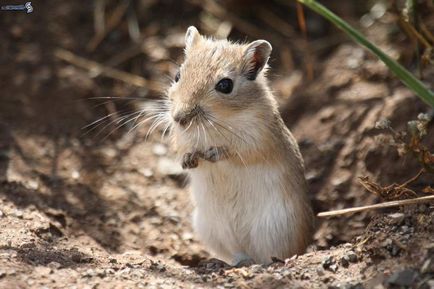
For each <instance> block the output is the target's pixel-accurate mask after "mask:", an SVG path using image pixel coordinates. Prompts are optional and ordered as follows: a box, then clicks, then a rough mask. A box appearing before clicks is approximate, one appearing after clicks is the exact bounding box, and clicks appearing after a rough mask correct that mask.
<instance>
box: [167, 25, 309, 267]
mask: <svg viewBox="0 0 434 289" xmlns="http://www.w3.org/2000/svg"><path fill="white" fill-rule="evenodd" d="M185 42H186V46H185V61H184V63H183V64H182V65H181V67H180V70H179V72H178V74H177V76H176V77H175V82H174V83H173V85H172V86H171V87H170V88H169V90H168V102H167V106H168V114H169V117H170V121H171V122H172V124H171V126H172V129H171V135H172V137H173V143H174V146H175V148H176V150H177V151H178V153H179V154H180V156H182V166H183V168H185V169H189V175H190V180H191V191H192V195H193V200H194V206H195V210H194V216H193V227H194V230H195V232H196V234H197V236H198V237H199V238H200V240H202V241H203V242H204V243H205V244H206V245H207V246H208V247H209V248H210V249H211V250H212V251H213V252H214V253H215V254H216V255H217V257H218V258H221V259H223V260H224V261H226V262H230V263H232V264H233V265H243V264H250V263H263V264H266V263H270V262H271V261H272V259H271V258H272V257H277V258H280V259H285V258H288V257H290V256H292V255H294V254H299V253H302V252H303V251H304V250H305V248H306V246H307V245H308V243H309V241H310V239H311V237H312V232H313V215H312V210H311V207H310V203H309V200H308V196H307V187H306V181H305V178H304V168H303V160H302V157H301V155H300V152H299V148H298V146H297V143H296V141H295V139H294V137H293V136H292V134H291V133H290V132H289V130H288V129H287V127H286V126H285V125H284V123H283V121H282V118H281V117H280V114H279V112H278V109H277V104H276V101H275V99H274V96H273V94H272V92H271V91H270V88H269V86H268V84H267V80H266V78H265V75H264V71H265V70H266V67H267V61H268V58H269V56H270V53H271V45H270V44H269V43H268V42H267V41H265V40H257V41H254V42H252V43H250V44H236V43H231V42H229V41H227V40H213V39H209V38H205V37H203V36H201V35H200V34H199V32H198V31H197V29H196V28H195V27H190V28H188V30H187V33H186V35H185Z"/></svg>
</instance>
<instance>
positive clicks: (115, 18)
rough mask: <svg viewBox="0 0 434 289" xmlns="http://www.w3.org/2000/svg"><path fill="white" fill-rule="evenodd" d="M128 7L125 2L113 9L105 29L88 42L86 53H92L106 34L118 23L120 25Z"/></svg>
mask: <svg viewBox="0 0 434 289" xmlns="http://www.w3.org/2000/svg"><path fill="white" fill-rule="evenodd" d="M128 5H129V3H128V2H127V1H125V2H123V3H121V4H119V6H118V7H116V8H115V11H113V13H112V14H111V15H110V16H109V18H108V20H107V25H106V27H105V29H104V30H103V31H102V32H101V33H97V34H95V35H94V37H93V38H92V39H91V40H90V42H89V43H88V44H87V50H88V51H91V52H92V51H94V50H95V49H96V48H97V47H98V45H99V44H100V43H101V41H103V40H104V38H105V37H106V36H107V34H109V33H110V32H111V31H112V30H113V29H114V28H115V27H116V26H118V25H119V23H121V20H122V18H123V17H124V15H125V12H126V11H127V8H128Z"/></svg>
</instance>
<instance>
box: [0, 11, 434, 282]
mask: <svg viewBox="0 0 434 289" xmlns="http://www.w3.org/2000/svg"><path fill="white" fill-rule="evenodd" d="M87 8H89V7H87V6H86V5H84V6H83V7H78V6H77V7H76V6H75V5H69V6H68V5H64V6H62V5H60V6H59V7H58V8H53V9H54V10H53V14H52V15H53V18H52V19H51V18H50V19H47V18H44V17H45V15H43V14H37V13H36V14H35V15H34V16H33V17H35V18H34V20H40V21H44V23H47V25H45V26H38V25H33V24H32V22H29V21H27V20H25V19H26V18H24V17H25V16H22V17H21V16H19V17H21V18H20V19H21V21H22V22H21V23H22V25H19V26H18V25H16V24H14V23H16V22H15V21H17V20H16V18H13V19H12V18H7V19H6V20H5V21H6V24H8V26H7V27H8V29H6V31H3V32H2V38H4V39H5V40H6V41H2V42H1V44H0V48H1V55H2V63H4V65H2V66H1V67H0V85H1V88H2V93H1V94H0V103H1V105H0V182H1V183H0V228H1V229H0V287H1V288H378V289H380V288H434V206H433V204H432V203H431V204H422V205H413V206H407V207H402V208H393V209H388V210H382V211H369V212H364V213H358V214H353V215H345V216H339V217H335V218H330V219H318V222H317V231H316V233H315V236H314V243H313V244H312V246H311V247H310V248H309V249H308V252H307V253H306V254H304V255H300V256H294V257H292V258H290V259H287V260H276V262H275V263H274V264H272V265H270V266H261V265H253V266H251V267H245V268H230V267H228V266H223V265H222V266H221V267H218V266H210V265H207V264H206V263H203V261H204V260H207V259H208V258H210V257H212V256H211V255H209V254H208V252H207V251H206V248H204V247H203V246H202V245H201V244H200V243H199V242H198V241H197V239H196V237H195V236H194V234H193V232H192V228H191V223H190V215H191V211H192V205H191V203H190V200H189V193H188V180H187V178H186V175H185V172H183V171H182V169H181V168H180V166H179V162H178V161H177V159H176V156H175V154H174V152H173V151H172V150H171V149H170V148H169V147H168V145H167V141H166V139H165V138H161V137H160V133H161V132H159V131H156V132H155V133H154V134H152V135H151V137H150V138H149V139H148V140H145V135H146V133H147V129H148V127H146V126H143V127H140V128H139V129H137V130H134V131H132V132H129V128H128V127H126V128H121V129H118V130H115V131H114V129H115V128H116V126H115V125H113V124H111V125H110V124H108V122H104V123H103V125H102V126H100V127H98V128H96V129H95V130H92V131H90V132H89V131H88V130H89V129H88V130H82V127H84V126H85V125H86V124H89V123H91V122H92V121H94V120H96V119H98V118H99V117H103V116H104V115H107V113H108V112H107V106H104V105H102V106H101V105H99V104H100V103H101V102H102V101H95V100H91V98H93V97H100V96H119V95H122V96H126V95H130V94H140V91H139V92H137V91H135V90H134V89H133V88H131V87H129V86H127V85H124V84H121V83H116V82H115V84H114V85H112V86H109V85H108V84H107V81H108V80H107V79H101V78H92V77H89V74H88V73H86V72H85V71H83V70H80V69H78V68H76V67H74V66H71V65H69V64H66V63H64V62H62V61H60V60H59V59H57V58H56V57H55V56H54V55H53V51H54V50H55V49H56V48H57V47H59V46H60V47H63V48H67V49H70V50H78V51H80V47H82V46H83V44H82V42H83V41H85V40H86V39H89V38H91V32H89V31H90V30H84V31H83V32H80V33H75V32H76V31H78V30H79V29H80V27H78V26H77V27H76V26H75V23H76V21H77V20H76V18H74V17H75V16H77V15H78V14H80V13H81V12H83V11H87V10H86V9H87ZM44 13H45V12H44ZM86 15H87V14H86ZM82 20H83V21H82V23H81V25H83V27H85V26H86V25H87V26H86V27H89V26H90V27H91V25H92V22H91V18H89V16H86V17H84V18H83V19H82ZM381 27H382V26H381V25H380V27H379V29H381ZM380 31H381V30H380ZM37 35H38V36H37ZM40 35H46V37H41V36H40ZM60 35H61V36H60ZM379 35H380V36H381V34H379ZM3 36H4V37H3ZM371 36H372V35H371ZM374 36H375V35H373V36H372V37H374ZM377 37H378V35H377ZM380 38H381V37H380ZM83 43H85V42H83ZM387 47H388V48H389V49H390V50H391V51H392V52H395V53H399V51H398V50H396V49H395V50H394V47H393V46H387ZM114 51H116V49H113V51H112V52H107V51H105V52H106V54H107V55H110V53H114ZM177 51H178V52H179V50H177ZM94 58H95V59H103V58H104V54H98V55H95V57H94ZM152 65H154V66H152V67H155V68H156V69H157V68H158V69H163V70H164V69H165V68H164V67H166V66H164V65H165V64H164V65H163V64H162V63H160V62H158V61H156V62H155V63H153V64H152ZM271 65H272V68H273V66H274V68H275V70H276V71H279V69H280V67H279V64H278V63H276V62H273V61H272V62H271ZM318 65H319V67H318V70H317V71H318V73H317V75H316V78H315V81H313V82H311V83H303V85H301V86H299V85H294V82H295V83H299V82H297V74H296V73H294V74H291V75H281V74H279V73H277V72H276V73H275V74H273V73H272V74H271V78H272V81H271V85H272V87H273V89H274V90H275V91H276V93H277V95H278V97H279V102H280V103H281V111H282V115H283V117H284V119H285V121H286V123H287V125H288V126H289V127H290V129H291V130H292V131H293V132H294V134H295V136H296V138H297V140H298V141H299V144H300V147H301V150H302V153H303V156H304V158H305V162H306V177H307V179H308V181H309V185H310V188H311V195H310V197H311V200H312V204H313V207H314V210H315V212H320V211H327V210H331V209H339V208H344V207H352V206H360V205H366V204H373V203H376V202H380V201H381V199H380V198H379V197H378V196H377V195H375V194H372V193H370V192H367V191H366V190H365V189H364V188H363V187H362V186H361V185H360V183H359V181H358V177H360V176H370V177H371V178H372V179H374V180H376V181H377V182H379V183H380V184H383V185H388V184H391V183H394V182H396V183H402V182H404V181H405V180H408V179H409V178H411V177H412V176H414V175H415V174H416V173H417V172H418V171H419V169H420V164H418V162H417V161H416V160H415V159H414V158H412V157H411V156H404V157H401V156H399V155H398V153H397V152H396V149H395V148H394V147H391V146H389V145H387V144H386V143H384V142H382V141H381V138H380V137H381V135H382V133H384V132H383V131H378V130H376V129H375V128H374V126H375V122H376V121H378V120H380V119H382V118H388V119H390V120H391V123H392V126H393V127H394V128H395V129H396V130H403V129H405V125H406V122H407V121H409V120H412V119H415V118H416V117H417V115H418V113H421V112H428V111H429V110H428V109H427V106H426V105H425V104H423V103H422V102H420V101H419V100H418V99H417V98H416V97H415V96H414V95H413V94H412V93H411V92H409V91H408V90H406V89H405V88H403V86H402V85H401V84H400V83H399V82H398V81H397V80H396V79H395V78H393V77H392V76H391V75H390V74H389V73H388V72H387V70H386V69H385V68H384V66H383V65H382V64H380V63H379V62H378V61H376V60H375V59H374V58H373V57H372V56H370V55H368V54H367V53H365V52H363V50H361V49H360V48H358V47H357V46H355V45H353V44H348V43H347V44H346V43H344V44H342V45H339V46H338V47H337V48H336V49H335V50H334V51H333V52H332V53H330V55H329V56H328V57H327V58H326V59H325V60H324V61H323V62H321V64H318ZM166 69H168V68H167V67H166ZM11 71H12V72H13V73H11ZM433 74H434V72H433V70H427V76H426V79H431V80H432V79H434V78H432V77H431V78H430V77H429V76H430V75H431V76H432V75H433ZM153 76H154V77H158V75H157V76H155V75H153ZM96 105H99V106H96ZM110 105H112V106H111V107H112V108H114V110H115V111H118V112H120V111H122V110H125V109H136V108H137V105H138V102H132V103H130V102H128V101H113V102H111V103H110ZM110 105H109V106H108V107H109V108H110ZM106 125H107V126H106ZM105 126H106V127H105ZM104 127H105V128H104ZM111 131H113V132H112V133H111V134H110V132H111ZM86 132H87V133H86ZM433 136H434V134H433V127H432V125H431V126H429V136H428V137H427V138H426V140H425V143H426V144H427V145H428V146H429V147H431V148H432V147H433V144H434V137H433ZM433 184H434V183H433V177H432V175H429V174H426V175H423V176H422V177H421V178H419V179H418V180H417V181H416V182H414V183H412V186H411V188H412V189H413V190H415V191H416V192H417V193H419V194H421V191H422V189H423V188H425V187H426V186H430V185H431V186H433Z"/></svg>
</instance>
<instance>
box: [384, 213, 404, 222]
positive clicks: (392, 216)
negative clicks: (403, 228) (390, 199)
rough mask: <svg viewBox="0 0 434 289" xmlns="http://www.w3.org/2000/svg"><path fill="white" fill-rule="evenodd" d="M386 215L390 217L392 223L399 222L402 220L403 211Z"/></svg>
mask: <svg viewBox="0 0 434 289" xmlns="http://www.w3.org/2000/svg"><path fill="white" fill-rule="evenodd" d="M388 217H389V218H390V220H391V222H392V224H397V225H399V224H401V223H402V221H404V218H405V215H404V214H403V213H393V214H389V215H388Z"/></svg>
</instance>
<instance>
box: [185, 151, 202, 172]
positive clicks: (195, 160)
mask: <svg viewBox="0 0 434 289" xmlns="http://www.w3.org/2000/svg"><path fill="white" fill-rule="evenodd" d="M198 165H199V153H197V152H192V153H186V154H185V155H184V156H183V157H182V168H183V169H184V170H185V169H194V168H197V166H198Z"/></svg>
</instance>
